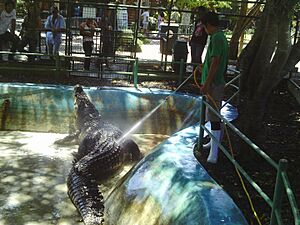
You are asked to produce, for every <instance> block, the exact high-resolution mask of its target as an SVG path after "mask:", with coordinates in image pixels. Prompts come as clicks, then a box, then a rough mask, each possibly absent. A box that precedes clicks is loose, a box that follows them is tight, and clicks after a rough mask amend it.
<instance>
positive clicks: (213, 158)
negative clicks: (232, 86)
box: [199, 12, 228, 163]
mask: <svg viewBox="0 0 300 225" xmlns="http://www.w3.org/2000/svg"><path fill="white" fill-rule="evenodd" d="M202 23H203V25H204V28H205V30H206V32H207V34H209V35H210V36H211V40H210V43H209V45H208V48H207V53H206V56H205V60H204V64H203V66H202V65H200V66H199V69H200V70H201V72H202V76H201V85H202V86H201V92H202V94H203V95H206V96H208V103H209V104H210V105H211V106H212V107H213V108H214V109H215V110H216V111H217V112H219V113H220V108H221V105H222V99H223V95H224V86H225V79H224V75H225V73H226V71H227V65H228V42H227V39H226V37H225V34H224V32H223V31H222V30H221V29H220V28H219V17H218V14H216V13H214V12H208V13H206V14H205V15H204V17H203V18H202ZM206 120H207V121H210V123H211V133H212V135H213V136H214V137H215V139H216V140H217V141H215V140H214V139H212V138H211V140H210V152H209V155H208V158H207V162H209V163H216V162H217V160H218V142H219V141H220V140H221V121H220V118H219V117H217V116H216V115H215V114H214V113H213V112H212V111H211V110H209V109H208V108H207V110H206Z"/></svg>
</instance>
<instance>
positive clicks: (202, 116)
mask: <svg viewBox="0 0 300 225" xmlns="http://www.w3.org/2000/svg"><path fill="white" fill-rule="evenodd" d="M205 101H206V97H205V96H204V95H203V96H202V97H201V109H200V121H199V123H200V129H199V137H198V145H197V147H198V149H197V150H198V151H202V148H203V135H204V129H203V128H202V126H204V124H205V111H206V105H205V104H204V102H205Z"/></svg>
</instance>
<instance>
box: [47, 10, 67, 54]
mask: <svg viewBox="0 0 300 225" xmlns="http://www.w3.org/2000/svg"><path fill="white" fill-rule="evenodd" d="M51 13H52V15H50V16H48V17H47V20H46V22H45V29H46V30H47V33H46V44H47V49H48V53H49V55H58V54H59V48H60V44H61V42H62V32H64V31H65V29H66V22H65V19H64V18H63V16H61V15H60V14H59V11H58V7H57V6H52V8H51Z"/></svg>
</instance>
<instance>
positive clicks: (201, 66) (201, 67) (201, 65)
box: [197, 63, 203, 73]
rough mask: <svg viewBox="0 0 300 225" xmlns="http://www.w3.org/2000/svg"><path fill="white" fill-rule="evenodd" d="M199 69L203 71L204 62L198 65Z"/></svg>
mask: <svg viewBox="0 0 300 225" xmlns="http://www.w3.org/2000/svg"><path fill="white" fill-rule="evenodd" d="M197 69H198V71H199V72H200V73H202V69H203V64H202V63H201V64H199V65H198V66H197Z"/></svg>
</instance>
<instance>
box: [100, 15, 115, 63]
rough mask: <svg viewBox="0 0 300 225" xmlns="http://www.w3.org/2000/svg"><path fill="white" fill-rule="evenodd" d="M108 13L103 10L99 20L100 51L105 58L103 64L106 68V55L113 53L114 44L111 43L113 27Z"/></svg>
mask: <svg viewBox="0 0 300 225" xmlns="http://www.w3.org/2000/svg"><path fill="white" fill-rule="evenodd" d="M109 16H110V15H109V13H108V12H107V11H105V13H104V16H103V18H101V21H100V28H101V42H102V49H101V53H102V56H103V57H104V58H105V65H106V67H107V68H110V65H109V61H108V57H109V56H113V55H114V45H113V42H114V40H113V38H114V34H113V27H112V25H111V22H110V19H109Z"/></svg>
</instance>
